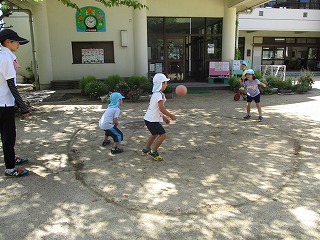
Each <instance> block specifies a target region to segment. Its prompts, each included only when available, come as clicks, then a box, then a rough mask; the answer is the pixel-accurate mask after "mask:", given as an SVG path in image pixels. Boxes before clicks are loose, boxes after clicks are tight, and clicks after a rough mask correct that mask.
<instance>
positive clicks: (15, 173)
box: [0, 29, 30, 177]
mask: <svg viewBox="0 0 320 240" xmlns="http://www.w3.org/2000/svg"><path fill="white" fill-rule="evenodd" d="M28 42H29V41H28V40H26V39H24V38H22V37H20V36H19V35H18V34H17V33H16V32H15V31H13V30H11V29H4V30H1V31H0V43H1V52H0V132H1V141H2V148H3V155H4V161H5V165H6V170H5V175H6V176H11V177H21V176H24V175H27V174H28V173H29V171H28V170H26V169H24V168H18V167H16V164H18V163H23V162H26V159H21V158H19V159H17V158H16V155H15V150H14V145H15V142H16V124H15V109H14V106H15V104H16V105H17V106H18V107H19V108H20V110H21V113H22V116H23V117H28V116H29V115H30V111H29V108H28V106H27V105H26V104H25V102H24V101H23V99H22V98H21V96H20V94H19V92H18V90H17V87H16V74H17V73H16V68H19V67H20V66H19V63H18V61H17V57H16V56H15V55H14V53H13V52H16V51H17V50H18V49H19V46H20V45H23V44H26V43H28Z"/></svg>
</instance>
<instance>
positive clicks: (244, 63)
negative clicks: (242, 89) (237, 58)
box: [239, 61, 248, 86]
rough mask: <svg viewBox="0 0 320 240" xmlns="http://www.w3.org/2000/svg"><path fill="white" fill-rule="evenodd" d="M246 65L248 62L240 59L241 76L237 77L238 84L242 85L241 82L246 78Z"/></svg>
mask: <svg viewBox="0 0 320 240" xmlns="http://www.w3.org/2000/svg"><path fill="white" fill-rule="evenodd" d="M247 67H248V63H247V62H246V61H242V64H241V69H242V76H241V78H240V79H239V82H240V86H243V83H244V81H245V79H246V72H247Z"/></svg>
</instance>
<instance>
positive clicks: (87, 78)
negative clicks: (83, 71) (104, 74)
mask: <svg viewBox="0 0 320 240" xmlns="http://www.w3.org/2000/svg"><path fill="white" fill-rule="evenodd" d="M93 81H96V82H98V80H97V78H96V77H94V76H91V75H88V76H85V77H83V78H82V79H81V80H80V89H81V92H82V93H85V89H86V86H87V84H88V83H90V82H93Z"/></svg>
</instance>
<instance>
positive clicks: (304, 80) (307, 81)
mask: <svg viewBox="0 0 320 240" xmlns="http://www.w3.org/2000/svg"><path fill="white" fill-rule="evenodd" d="M298 84H300V85H301V86H303V88H304V87H305V86H308V90H311V89H312V84H314V76H313V74H312V72H311V71H309V70H301V71H300V78H299V79H298Z"/></svg>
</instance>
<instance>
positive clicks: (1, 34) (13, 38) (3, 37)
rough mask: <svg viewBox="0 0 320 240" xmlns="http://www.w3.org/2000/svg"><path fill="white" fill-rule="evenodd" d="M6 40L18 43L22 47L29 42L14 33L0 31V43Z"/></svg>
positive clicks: (8, 30) (11, 31)
mask: <svg viewBox="0 0 320 240" xmlns="http://www.w3.org/2000/svg"><path fill="white" fill-rule="evenodd" d="M6 39H8V40H11V41H15V42H19V43H20V45H23V44H26V43H28V42H29V41H28V40H27V39H24V38H22V37H19V35H18V34H17V33H16V32H15V31H13V30H11V29H7V28H6V29H3V30H1V31H0V42H2V41H4V40H6Z"/></svg>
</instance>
